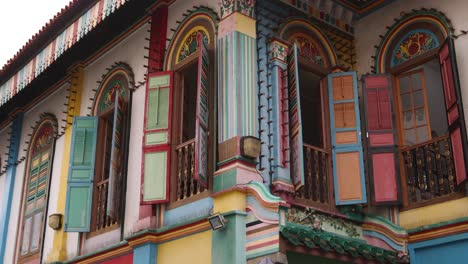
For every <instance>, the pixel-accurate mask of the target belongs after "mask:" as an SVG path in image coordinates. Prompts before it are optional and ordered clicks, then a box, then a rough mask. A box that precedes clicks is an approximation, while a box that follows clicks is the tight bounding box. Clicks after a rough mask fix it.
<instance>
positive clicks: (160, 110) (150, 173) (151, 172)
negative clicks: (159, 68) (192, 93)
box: [140, 72, 173, 204]
mask: <svg viewBox="0 0 468 264" xmlns="http://www.w3.org/2000/svg"><path fill="white" fill-rule="evenodd" d="M172 85H173V73H172V72H158V73H151V74H149V78H148V82H147V86H146V104H145V118H144V122H145V123H144V135H143V159H142V160H143V163H142V164H143V169H142V175H141V177H142V178H141V199H140V203H141V204H157V203H164V202H168V201H169V177H170V164H171V163H170V158H171V120H172V117H171V116H172Z"/></svg>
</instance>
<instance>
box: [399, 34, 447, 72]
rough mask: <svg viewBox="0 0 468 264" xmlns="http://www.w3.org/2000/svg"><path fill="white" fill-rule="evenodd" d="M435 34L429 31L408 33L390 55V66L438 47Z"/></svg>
mask: <svg viewBox="0 0 468 264" xmlns="http://www.w3.org/2000/svg"><path fill="white" fill-rule="evenodd" d="M439 45H440V43H439V40H438V38H437V36H435V34H434V33H433V32H431V31H429V30H425V29H418V30H413V31H410V32H408V33H407V34H406V35H405V36H404V37H403V38H402V39H401V40H400V41H399V42H398V44H397V45H396V47H395V49H394V50H393V53H392V61H391V66H392V67H394V66H397V65H398V64H401V63H402V62H405V61H407V60H410V59H412V58H415V57H417V56H419V55H421V54H423V53H425V52H428V51H430V50H433V49H435V48H437V47H439Z"/></svg>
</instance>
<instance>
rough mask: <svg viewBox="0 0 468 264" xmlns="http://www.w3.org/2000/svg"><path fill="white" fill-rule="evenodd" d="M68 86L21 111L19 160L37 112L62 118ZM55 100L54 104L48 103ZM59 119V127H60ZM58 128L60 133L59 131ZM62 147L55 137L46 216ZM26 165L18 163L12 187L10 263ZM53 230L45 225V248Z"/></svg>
mask: <svg viewBox="0 0 468 264" xmlns="http://www.w3.org/2000/svg"><path fill="white" fill-rule="evenodd" d="M66 88H67V85H63V86H62V87H60V88H58V89H57V90H56V91H55V92H54V93H53V94H52V95H50V96H49V97H47V98H46V99H44V100H42V101H40V102H38V103H37V104H35V105H34V107H32V108H30V109H28V110H27V111H26V112H25V114H24V119H23V131H22V135H21V141H20V142H21V144H20V148H19V149H20V151H19V155H18V157H19V158H20V159H21V158H22V157H27V154H28V153H27V150H28V148H29V144H28V143H27V142H30V141H31V134H32V133H33V128H32V127H34V126H35V124H36V122H37V121H39V120H40V115H41V114H43V113H50V114H52V115H54V116H55V117H56V118H57V119H58V120H61V119H63V118H64V114H63V113H62V112H63V111H64V110H65V106H64V105H63V103H65V102H66V99H65V96H66V94H67V92H66ZM51 102H54V103H51ZM60 124H61V123H60V122H59V127H60ZM60 131H61V130H60V128H59V132H60ZM62 148H63V140H60V139H59V140H57V141H56V145H55V158H54V161H53V162H54V167H53V169H52V175H51V178H50V179H51V181H50V185H49V186H50V187H49V188H50V189H49V190H50V194H51V195H50V196H49V206H51V207H49V209H48V215H49V214H51V213H54V212H55V205H56V203H57V202H56V200H57V197H56V195H54V194H56V193H57V192H58V189H57V188H58V184H56V183H55V184H54V182H57V181H58V177H59V171H60V157H61V156H62V152H61V151H62ZM26 166H27V160H24V161H23V162H21V163H20V164H19V165H18V166H17V168H16V176H15V187H14V193H13V199H12V204H13V206H12V208H11V214H10V220H9V228H8V237H7V241H9V243H7V245H6V251H5V252H6V254H5V259H4V261H5V263H13V260H15V258H16V257H15V256H16V255H15V254H16V252H15V246H16V247H18V246H17V244H16V242H17V241H16V237H17V232H20V230H18V224H19V223H20V221H21V218H20V217H21V215H20V214H21V210H22V203H21V200H22V196H23V188H24V180H25V177H26V176H27V175H26V174H25V169H26ZM51 231H52V230H51V229H50V228H48V227H46V228H45V239H44V243H43V245H44V246H45V247H44V248H45V249H47V248H50V246H51V245H50V244H51V242H52V241H51V239H52V235H53V234H52V232H51Z"/></svg>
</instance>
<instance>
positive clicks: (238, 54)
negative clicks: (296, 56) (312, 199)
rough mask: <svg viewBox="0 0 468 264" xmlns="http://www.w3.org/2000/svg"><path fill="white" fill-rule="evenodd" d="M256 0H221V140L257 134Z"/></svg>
mask: <svg viewBox="0 0 468 264" xmlns="http://www.w3.org/2000/svg"><path fill="white" fill-rule="evenodd" d="M254 5H255V1H243V0H235V1H221V15H222V19H221V22H219V28H218V68H219V70H218V89H219V90H218V91H219V93H218V100H219V101H218V106H219V121H218V122H219V125H218V126H219V127H218V128H219V142H220V143H221V142H224V141H226V140H228V139H231V138H233V137H239V136H256V135H257V134H258V131H257V124H258V121H257V120H256V119H257V112H258V108H257V104H258V103H257V100H258V99H257V92H256V89H257V50H256V29H255V23H256V22H255V18H254Z"/></svg>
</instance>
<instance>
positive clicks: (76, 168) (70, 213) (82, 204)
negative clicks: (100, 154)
mask: <svg viewBox="0 0 468 264" xmlns="http://www.w3.org/2000/svg"><path fill="white" fill-rule="evenodd" d="M97 128H98V118H97V117H94V116H93V117H75V118H74V120H73V132H72V142H71V154H70V165H69V170H68V186H67V201H66V209H65V231H67V232H89V230H90V220H91V206H92V197H93V182H94V162H95V158H96V141H97Z"/></svg>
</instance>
